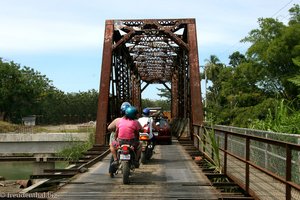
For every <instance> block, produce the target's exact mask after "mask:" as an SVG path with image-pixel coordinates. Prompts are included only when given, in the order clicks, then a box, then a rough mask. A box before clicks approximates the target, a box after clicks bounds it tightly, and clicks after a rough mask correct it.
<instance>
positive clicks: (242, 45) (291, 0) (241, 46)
mask: <svg viewBox="0 0 300 200" xmlns="http://www.w3.org/2000/svg"><path fill="white" fill-rule="evenodd" d="M293 1H294V0H290V1H289V2H288V3H286V4H285V5H284V6H282V7H281V8H280V9H279V10H278V11H276V12H275V13H274V14H273V15H272V16H271V18H273V17H274V16H275V15H277V14H279V13H280V12H281V11H282V10H283V9H284V8H286V7H287V6H288V5H290V4H291V3H292V2H293ZM298 1H300V0H298ZM287 16H289V14H288V15H286V16H284V17H282V19H285V18H286V17H287ZM238 44H241V42H240V41H239V42H237V43H235V44H233V45H231V46H230V47H229V48H228V49H227V50H224V51H223V52H222V53H221V54H220V55H223V54H225V53H226V52H228V51H230V50H231V49H232V48H233V47H235V46H237V45H238ZM245 45H246V44H245V43H243V44H241V45H240V46H239V48H238V49H237V51H239V50H240V49H241V48H243V47H245Z"/></svg>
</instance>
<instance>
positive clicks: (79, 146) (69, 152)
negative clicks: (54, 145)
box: [57, 128, 95, 161]
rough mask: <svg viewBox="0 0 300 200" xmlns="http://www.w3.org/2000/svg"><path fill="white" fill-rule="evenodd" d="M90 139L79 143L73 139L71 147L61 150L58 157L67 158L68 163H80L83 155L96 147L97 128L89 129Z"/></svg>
mask: <svg viewBox="0 0 300 200" xmlns="http://www.w3.org/2000/svg"><path fill="white" fill-rule="evenodd" d="M88 134H89V139H88V141H86V142H78V141H76V140H73V139H71V142H72V144H71V146H69V147H66V148H64V149H63V150H61V151H60V152H59V153H58V154H57V156H58V157H63V158H65V160H66V161H78V160H79V159H80V157H82V153H84V152H86V151H87V150H88V149H90V148H91V147H92V146H93V145H94V138H95V128H94V129H89V132H88Z"/></svg>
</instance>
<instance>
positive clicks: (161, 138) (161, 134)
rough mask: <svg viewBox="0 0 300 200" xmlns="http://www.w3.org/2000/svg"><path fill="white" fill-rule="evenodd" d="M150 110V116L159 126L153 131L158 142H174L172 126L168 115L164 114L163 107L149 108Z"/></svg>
mask: <svg viewBox="0 0 300 200" xmlns="http://www.w3.org/2000/svg"><path fill="white" fill-rule="evenodd" d="M149 110H150V116H151V117H152V118H153V120H154V122H155V124H156V126H157V127H158V128H157V130H155V131H154V132H153V133H154V136H155V141H156V143H157V144H172V134H171V127H170V124H169V122H168V117H166V116H165V115H164V114H163V112H162V109H161V107H153V108H149Z"/></svg>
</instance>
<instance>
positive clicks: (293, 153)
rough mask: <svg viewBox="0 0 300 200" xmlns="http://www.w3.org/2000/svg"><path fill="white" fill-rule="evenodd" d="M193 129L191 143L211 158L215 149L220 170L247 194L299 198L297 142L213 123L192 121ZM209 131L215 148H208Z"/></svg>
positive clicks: (214, 157)
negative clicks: (267, 162) (216, 148)
mask: <svg viewBox="0 0 300 200" xmlns="http://www.w3.org/2000/svg"><path fill="white" fill-rule="evenodd" d="M209 131H210V132H209ZM252 132H253V131H252ZM193 133H194V145H195V146H196V147H197V148H198V149H199V150H200V151H201V152H203V153H204V154H205V155H206V156H208V157H209V158H210V159H212V160H213V159H216V155H217V153H219V154H220V159H221V160H220V161H221V167H222V171H223V173H224V174H226V175H227V176H228V177H230V178H232V179H233V180H234V181H235V182H237V183H238V184H239V185H240V187H242V188H243V189H244V190H245V191H246V192H247V193H249V194H251V196H253V197H255V198H257V199H264V198H265V197H270V195H277V197H278V198H280V199H283V198H285V199H288V200H290V199H300V185H299V180H300V179H299V176H300V173H299V170H300V167H299V166H300V145H298V144H293V143H291V142H284V141H279V140H275V139H270V138H264V137H261V136H257V135H253V134H246V133H236V132H233V131H231V130H230V129H227V130H224V128H222V129H220V128H219V127H215V126H214V127H213V128H212V127H209V126H205V127H204V126H198V125H193ZM211 133H213V135H214V137H213V138H214V139H215V140H216V141H217V143H218V145H219V147H218V149H219V150H218V151H219V152H215V150H213V148H212V145H211V144H212V141H211V139H210V137H208V134H211ZM262 155H263V156H264V157H262ZM263 158H264V159H263ZM266 159H267V160H269V161H272V165H274V166H273V168H276V166H277V165H278V166H280V167H281V169H283V170H281V171H280V172H278V171H277V172H274V171H273V170H272V168H271V169H270V167H269V165H265V163H266V161H265V160H266ZM282 161H284V162H282ZM257 178H259V180H260V181H261V183H258V182H259V181H258V179H257ZM261 188H263V189H261Z"/></svg>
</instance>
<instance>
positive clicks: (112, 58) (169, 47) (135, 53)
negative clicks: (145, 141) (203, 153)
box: [95, 19, 203, 145]
mask: <svg viewBox="0 0 300 200" xmlns="http://www.w3.org/2000/svg"><path fill="white" fill-rule="evenodd" d="M152 83H160V84H163V85H164V86H165V87H166V88H167V89H168V90H169V91H170V92H171V115H172V119H179V121H180V120H186V119H188V122H189V123H188V125H187V126H188V127H187V128H188V129H189V130H190V128H191V124H198V125H201V124H202V123H203V110H202V109H203V108H202V100H201V87H200V70H199V59H198V47H197V34H196V21H195V19H142V20H138V19H136V20H106V23H105V35H104V44H103V56H102V68H101V78H100V89H99V99H98V110H97V126H96V135H95V142H96V144H98V145H104V144H105V143H106V132H107V129H106V128H107V123H109V122H110V121H112V120H113V119H114V118H116V117H118V116H120V111H119V108H120V105H121V104H122V102H124V101H128V102H130V103H131V104H132V105H134V106H136V107H137V108H138V109H139V110H141V93H142V92H143V91H144V89H145V88H146V87H147V86H148V85H149V84H152ZM142 84H144V86H143V87H142ZM168 84H169V85H171V87H169V86H168ZM190 137H191V138H192V134H191V135H190Z"/></svg>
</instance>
